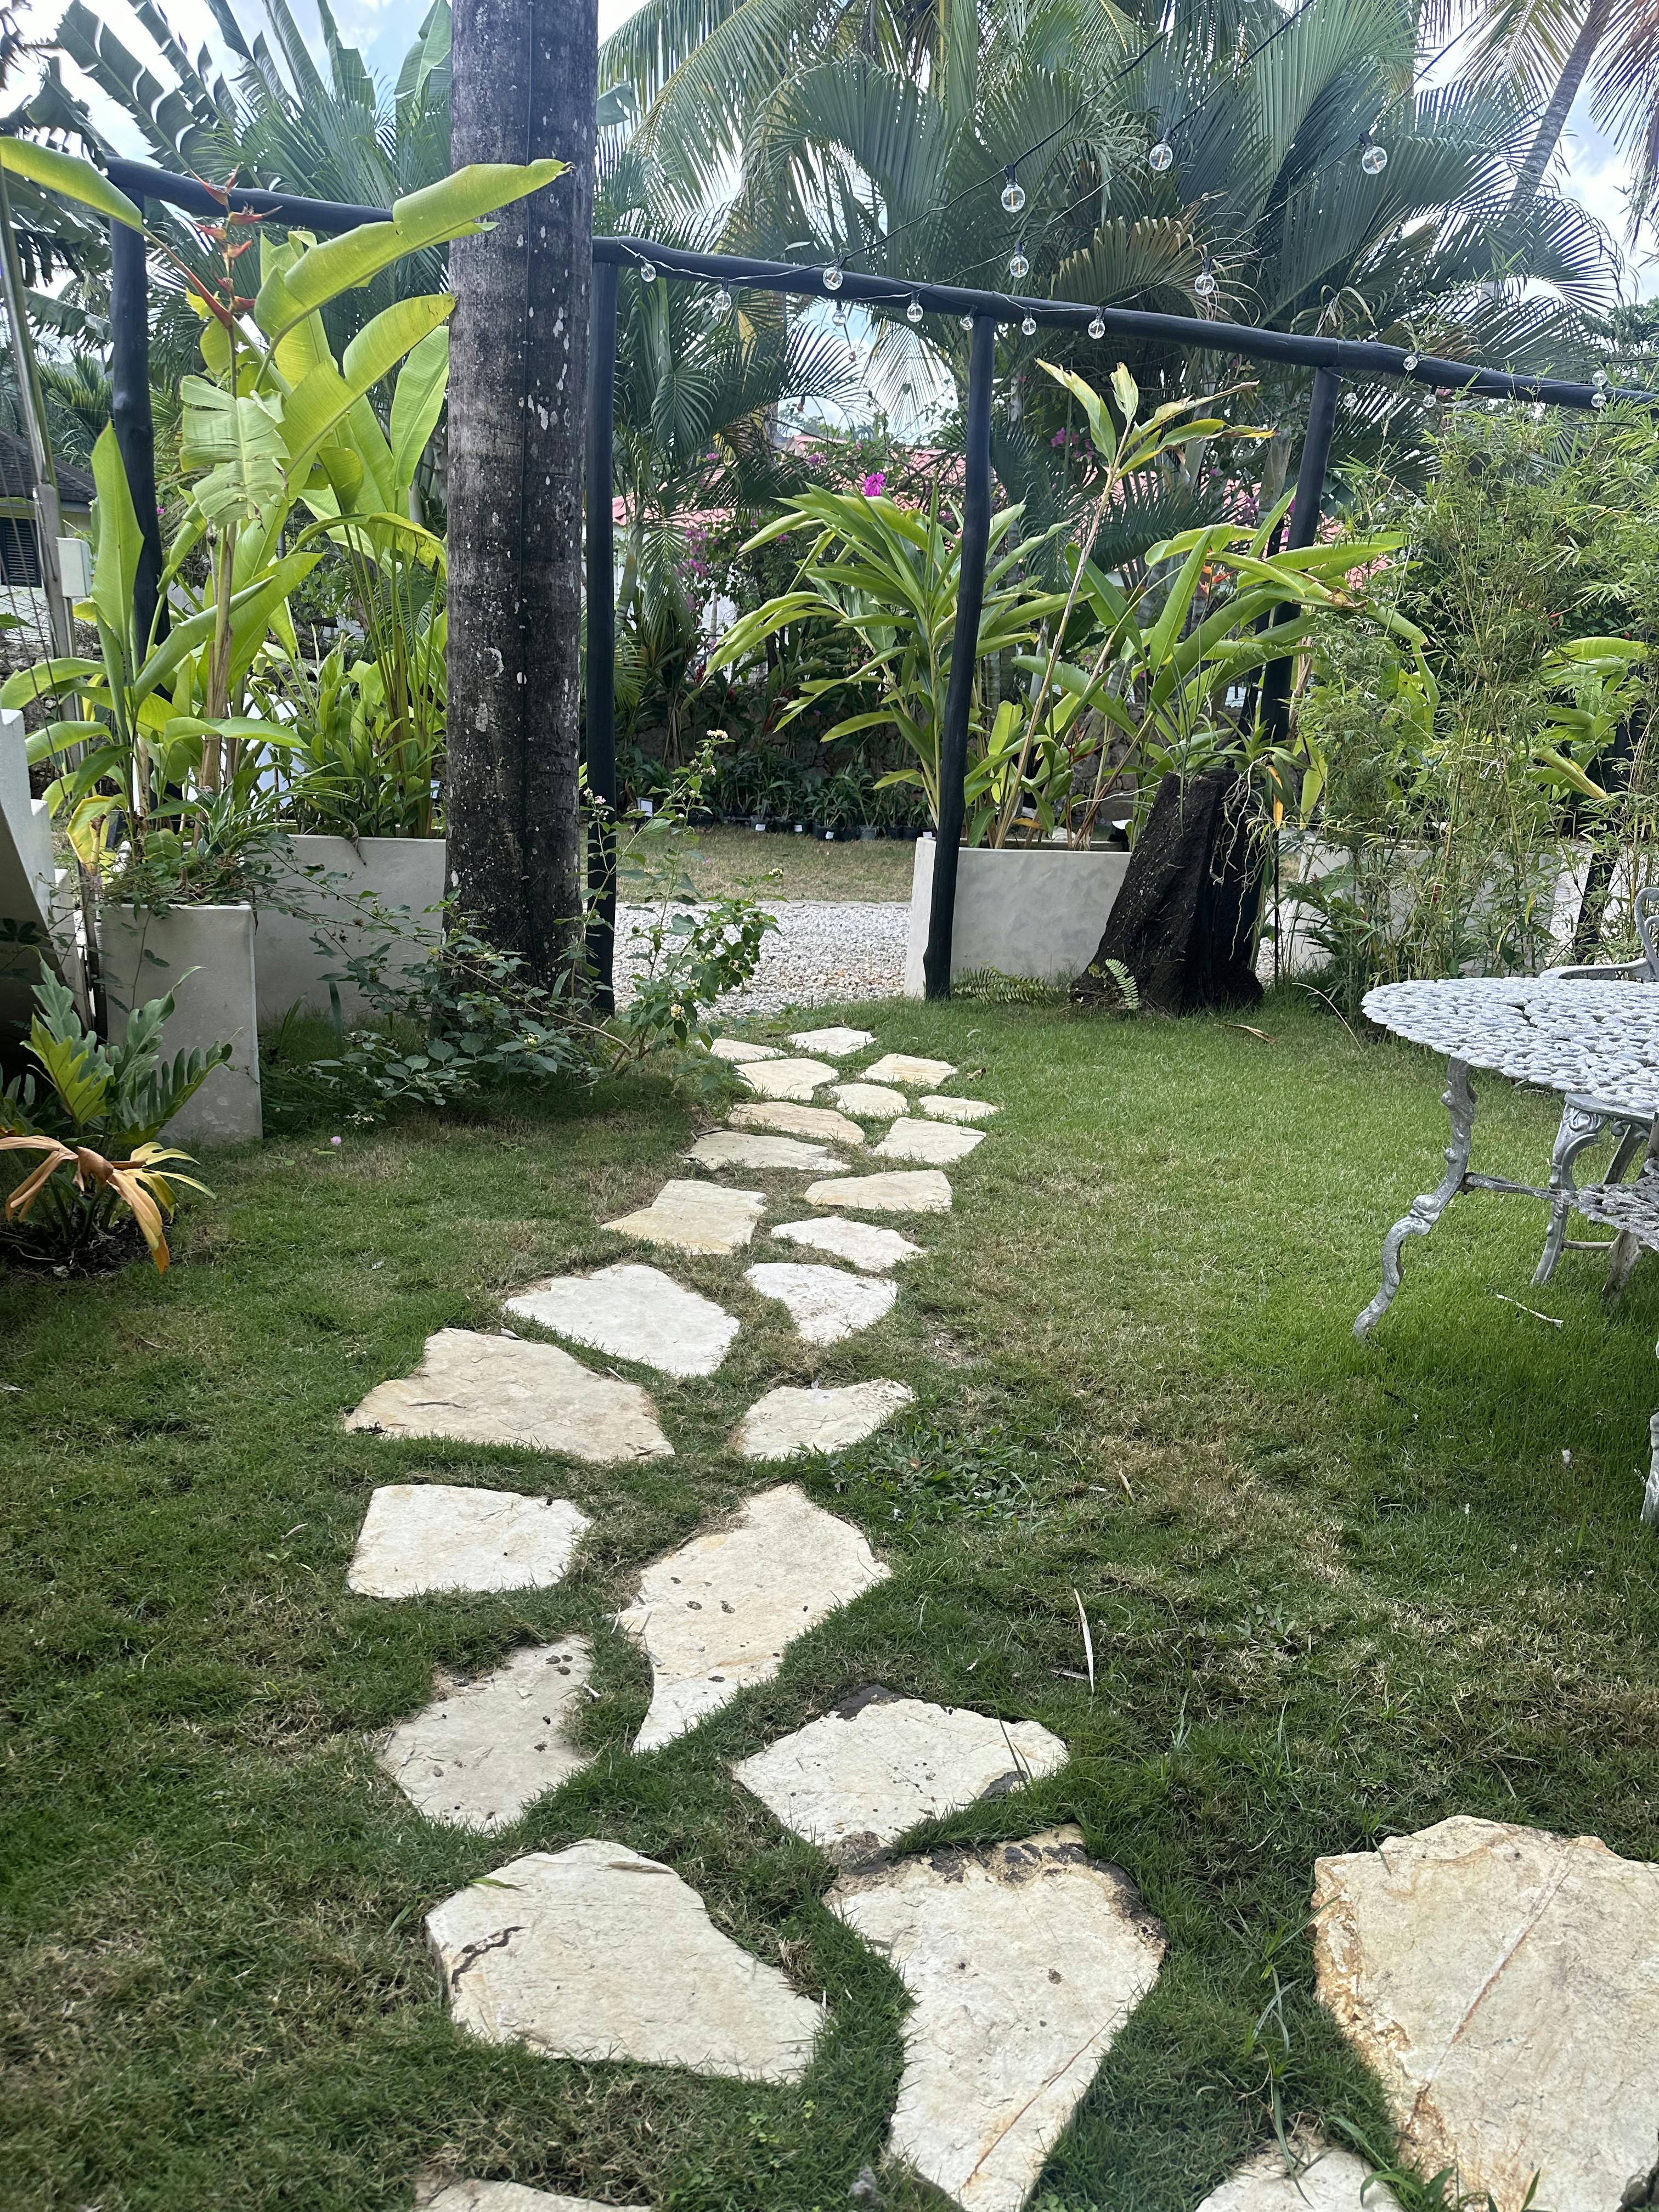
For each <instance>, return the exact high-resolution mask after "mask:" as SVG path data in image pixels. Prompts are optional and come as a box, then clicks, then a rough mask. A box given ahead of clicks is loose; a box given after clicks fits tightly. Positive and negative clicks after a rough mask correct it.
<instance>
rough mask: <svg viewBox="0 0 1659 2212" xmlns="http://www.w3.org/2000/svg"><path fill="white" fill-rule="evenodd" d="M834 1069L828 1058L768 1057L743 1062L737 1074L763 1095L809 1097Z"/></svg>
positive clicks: (771, 1096)
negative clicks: (790, 1058)
mask: <svg viewBox="0 0 1659 2212" xmlns="http://www.w3.org/2000/svg"><path fill="white" fill-rule="evenodd" d="M835 1072H836V1071H835V1069H834V1068H833V1067H831V1066H830V1065H829V1061H828V1060H762V1061H757V1062H756V1063H755V1064H754V1065H753V1066H750V1065H749V1064H748V1063H747V1062H745V1063H744V1066H741V1067H740V1068H739V1069H738V1078H739V1079H740V1080H741V1081H742V1082H744V1083H746V1084H747V1085H749V1088H750V1090H751V1091H755V1092H756V1093H757V1095H758V1096H759V1097H762V1098H810V1097H811V1096H812V1093H813V1092H814V1091H816V1090H817V1087H818V1085H819V1084H820V1083H828V1082H829V1079H830V1078H831V1077H832V1076H833V1075H834V1074H835Z"/></svg>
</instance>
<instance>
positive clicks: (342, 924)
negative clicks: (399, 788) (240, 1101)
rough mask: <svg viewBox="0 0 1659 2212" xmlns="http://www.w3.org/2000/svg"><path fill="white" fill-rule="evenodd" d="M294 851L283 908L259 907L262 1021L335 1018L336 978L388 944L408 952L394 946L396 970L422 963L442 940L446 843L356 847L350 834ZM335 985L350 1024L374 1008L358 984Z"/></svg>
mask: <svg viewBox="0 0 1659 2212" xmlns="http://www.w3.org/2000/svg"><path fill="white" fill-rule="evenodd" d="M288 848H289V856H290V857H289V862H288V865H287V866H283V867H282V868H281V869H280V870H279V872H278V875H277V878H276V897H277V898H279V899H281V900H282V901H283V904H282V905H273V904H271V903H269V902H265V903H262V904H261V906H260V908H259V909H258V934H257V936H256V938H255V939H254V947H253V954H254V969H255V972H256V974H257V975H258V989H259V1019H260V1021H261V1022H273V1021H280V1020H281V1019H282V1018H283V1015H284V1014H285V1013H287V1012H288V1011H289V1008H290V1007H292V1006H304V1007H306V1008H307V1009H308V1010H309V1011H310V1012H313V1013H319V1014H326V1013H327V1012H330V1010H331V1001H330V999H329V992H328V978H329V976H330V975H331V974H332V975H338V974H339V973H340V972H341V971H342V970H343V967H344V964H345V963H346V961H347V960H348V959H352V958H356V957H360V956H361V955H362V954H364V953H368V952H372V951H374V948H375V947H376V946H377V945H382V944H384V943H385V942H386V939H387V938H388V937H391V936H393V935H395V936H397V937H398V939H403V940H404V941H406V943H407V947H408V950H407V952H406V954H405V953H404V951H402V950H401V947H394V950H393V953H392V958H391V960H390V961H389V962H388V967H389V969H391V970H392V971H394V972H395V971H397V970H399V969H401V970H403V971H404V972H406V971H407V970H409V969H413V968H416V967H419V966H420V965H421V963H422V961H423V960H424V958H425V956H426V952H427V951H428V948H429V947H430V946H431V945H435V944H436V943H437V941H438V939H439V936H440V934H441V917H440V916H439V915H438V914H437V913H436V912H435V911H434V910H433V909H435V908H437V907H438V906H439V905H440V903H441V901H442V898H443V895H444V882H445V877H444V870H445V867H446V866H447V860H446V854H447V847H446V845H445V842H444V840H443V839H442V838H441V837H364V838H362V839H361V840H360V841H359V842H357V843H356V844H354V843H353V842H352V841H351V839H350V838H349V837H310V836H305V837H291V838H289V840H288ZM290 906H291V907H293V908H297V909H298V911H295V912H289V911H288V910H287V909H288V908H289V907H290ZM319 937H321V938H322V939H324V940H325V947H326V949H324V948H322V947H319V945H318V943H317V939H318V938H319ZM337 989H338V991H339V994H340V1011H341V1012H342V1014H343V1016H344V1018H345V1019H346V1020H347V1021H358V1020H361V1019H362V1018H363V1017H364V1016H365V1015H367V1014H368V1013H369V1012H371V1011H372V1009H371V1008H370V1007H369V1006H368V1005H367V1004H366V1002H365V1000H364V999H363V996H362V993H361V992H360V991H358V990H357V989H356V987H355V986H353V985H351V984H349V983H341V984H338V985H337Z"/></svg>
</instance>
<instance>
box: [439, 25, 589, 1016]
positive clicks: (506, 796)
mask: <svg viewBox="0 0 1659 2212" xmlns="http://www.w3.org/2000/svg"><path fill="white" fill-rule="evenodd" d="M597 52H598V36H597V27H596V9H595V6H594V0H457V4H456V7H455V11H454V91H453V132H452V139H451V149H452V160H453V166H454V167H457V168H459V167H461V166H462V164H463V163H465V162H468V161H532V160H535V159H537V158H538V157H539V156H541V155H549V154H551V155H557V157H558V158H559V159H560V160H561V161H565V162H568V164H569V167H568V170H567V171H566V173H565V174H564V175H563V176H562V177H560V178H558V179H556V180H555V182H554V183H552V184H551V185H549V186H547V188H546V189H545V190H544V191H540V192H538V193H537V194H536V196H535V197H533V198H532V199H527V200H522V201H520V202H519V203H518V204H517V205H516V206H513V207H510V208H507V209H506V210H503V211H502V213H501V215H499V216H497V217H496V218H495V228H493V229H492V230H490V231H489V232H487V233H485V234H483V235H482V236H480V237H477V238H470V239H466V240H461V241H459V242H458V243H457V244H456V245H454V246H452V247H451V249H450V270H451V281H452V283H453V287H454V291H455V314H454V319H453V351H452V364H453V366H452V373H451V379H450V391H449V435H448V485H447V489H448V496H449V533H448V534H449V646H448V671H449V714H448V770H447V788H446V811H447V822H448V834H449V851H450V868H451V876H452V882H453V887H454V889H455V890H456V892H457V894H458V896H459V902H460V905H461V908H462V910H463V912H464V913H465V915H466V916H467V918H468V919H469V921H472V922H474V923H475V924H477V926H479V927H482V928H483V931H484V932H485V933H486V934H487V935H488V936H489V938H490V939H491V940H492V941H493V942H494V943H495V944H496V945H501V947H503V948H504V949H507V950H510V951H517V952H520V953H522V954H523V955H524V956H525V957H526V961H527V963H528V964H529V967H530V969H531V970H532V974H533V975H535V976H536V977H537V979H538V981H543V982H549V983H550V982H552V981H554V980H555V979H556V976H557V975H559V973H560V972H561V969H562V966H563V964H564V963H566V962H567V961H568V957H569V955H570V952H571V951H572V949H573V946H574V944H575V942H576V939H577V937H578V933H579V932H580V921H581V838H580V807H579V804H578V785H577V761H578V753H579V733H580V709H581V676H580V630H581V573H582V541H581V524H582V453H583V443H584V438H585V435H586V390H587V299H588V289H589V283H590V278H591V273H592V245H591V240H592V221H593V103H594V90H595V88H594V79H595V72H596V69H597Z"/></svg>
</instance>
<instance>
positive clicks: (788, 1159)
mask: <svg viewBox="0 0 1659 2212" xmlns="http://www.w3.org/2000/svg"><path fill="white" fill-rule="evenodd" d="M685 1157H686V1158H687V1159H689V1160H695V1161H696V1164H697V1165H698V1166H699V1167H700V1168H810V1169H816V1170H817V1173H818V1174H819V1175H844V1174H845V1173H846V1171H847V1163H846V1161H845V1160H839V1159H837V1158H836V1155H835V1154H834V1153H833V1152H825V1151H824V1149H823V1146H822V1145H804V1144H802V1142H801V1140H800V1139H799V1137H769V1136H767V1135H766V1134H765V1133H763V1131H760V1130H755V1129H715V1130H713V1131H712V1132H711V1133H709V1134H708V1136H706V1137H699V1138H698V1139H697V1141H696V1144H695V1145H693V1146H692V1147H691V1149H690V1152H688V1153H687V1154H686V1156H685Z"/></svg>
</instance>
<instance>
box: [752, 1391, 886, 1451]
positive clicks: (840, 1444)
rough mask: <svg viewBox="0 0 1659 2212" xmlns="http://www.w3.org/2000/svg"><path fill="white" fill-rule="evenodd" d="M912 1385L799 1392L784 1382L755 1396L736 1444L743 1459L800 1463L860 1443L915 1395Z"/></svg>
mask: <svg viewBox="0 0 1659 2212" xmlns="http://www.w3.org/2000/svg"><path fill="white" fill-rule="evenodd" d="M915 1395H916V1394H915V1391H914V1390H913V1389H911V1388H910V1386H909V1384H908V1383H887V1382H878V1383H837V1384H836V1386H835V1387H834V1388H833V1389H827V1390H820V1389H817V1386H816V1385H814V1386H813V1387H812V1388H811V1389H804V1390H803V1389H795V1388H794V1387H793V1385H792V1384H789V1383H781V1384H780V1385H779V1387H778V1388H777V1389H775V1390H769V1391H768V1392H767V1394H766V1395H765V1396H764V1397H763V1398H757V1400H756V1401H755V1403H754V1404H753V1405H752V1406H751V1407H750V1408H749V1411H748V1412H747V1413H745V1414H744V1417H743V1419H742V1420H741V1421H739V1422H738V1429H737V1434H736V1435H735V1437H733V1438H732V1442H733V1443H734V1445H735V1446H736V1448H737V1450H738V1453H739V1454H740V1455H741V1456H742V1457H743V1458H744V1459H759V1460H780V1459H798V1458H799V1457H800V1455H802V1454H803V1453H804V1452H832V1451H844V1450H845V1449H847V1447H848V1445H849V1444H857V1443H863V1441H864V1439H865V1437H870V1436H873V1435H874V1434H875V1432H876V1431H877V1430H878V1428H880V1427H881V1425H882V1424H883V1423H884V1421H890V1420H891V1419H892V1417H893V1415H894V1414H895V1413H897V1411H898V1410H899V1407H901V1406H908V1404H909V1403H910V1401H911V1400H912V1399H913V1398H914V1397H915Z"/></svg>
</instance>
